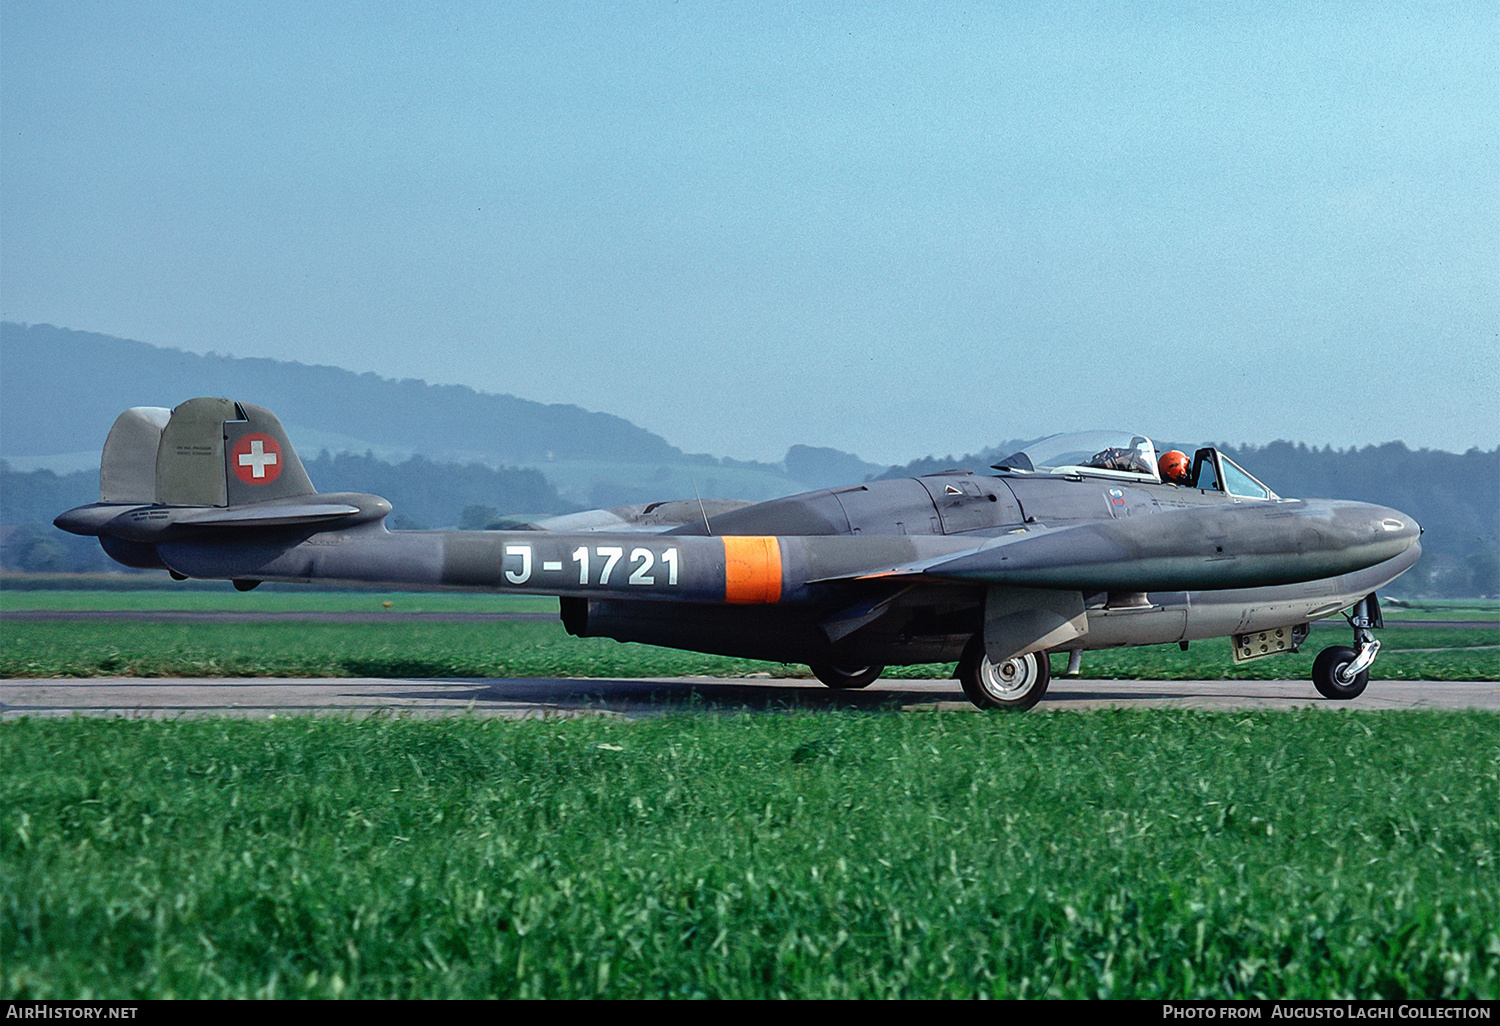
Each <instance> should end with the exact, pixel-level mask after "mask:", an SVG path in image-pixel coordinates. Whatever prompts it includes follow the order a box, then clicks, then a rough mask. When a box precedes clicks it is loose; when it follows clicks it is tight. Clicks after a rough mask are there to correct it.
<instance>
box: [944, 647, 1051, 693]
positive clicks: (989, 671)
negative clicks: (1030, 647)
mask: <svg viewBox="0 0 1500 1026" xmlns="http://www.w3.org/2000/svg"><path fill="white" fill-rule="evenodd" d="M1051 678H1052V667H1051V664H1050V663H1049V662H1048V659H1047V653H1045V652H1032V653H1030V654H1028V655H1023V656H1017V657H1016V658H1014V659H1007V660H1006V661H1005V662H1003V663H1001V664H1000V665H999V666H996V665H995V664H994V663H992V662H991V661H990V657H989V655H988V654H987V653H986V652H985V650H984V639H983V638H982V637H978V636H976V637H975V638H974V640H973V641H971V642H969V647H968V648H966V649H964V655H963V658H962V659H960V660H959V661H958V682H959V683H960V684H962V685H963V688H964V694H965V695H966V696H968V699H969V701H971V702H973V703H974V704H975V705H977V706H979V708H981V709H1011V710H1014V711H1016V712H1021V711H1024V710H1026V709H1030V708H1031V707H1032V706H1034V705H1036V704H1037V703H1038V702H1040V701H1041V700H1042V696H1043V695H1045V694H1046V693H1047V683H1048V682H1049V681H1050V680H1051Z"/></svg>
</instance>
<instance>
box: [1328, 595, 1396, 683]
mask: <svg viewBox="0 0 1500 1026" xmlns="http://www.w3.org/2000/svg"><path fill="white" fill-rule="evenodd" d="M1345 619H1346V620H1348V621H1349V626H1350V627H1352V628H1354V646H1355V647H1354V648H1349V647H1348V646H1347V645H1334V646H1332V647H1331V648H1325V649H1324V650H1323V651H1322V652H1319V653H1318V658H1317V659H1315V660H1313V670H1312V682H1313V687H1315V688H1317V689H1318V694H1320V695H1322V696H1323V697H1324V698H1331V699H1334V700H1336V701H1338V700H1348V699H1350V698H1358V697H1359V696H1360V695H1361V694H1362V693H1363V692H1364V690H1365V685H1367V684H1369V683H1370V666H1371V664H1372V663H1374V662H1375V656H1376V655H1377V654H1378V653H1379V652H1380V642H1378V641H1376V640H1375V635H1374V634H1373V633H1371V632H1372V631H1373V630H1375V629H1378V628H1380V627H1384V626H1385V623H1384V621H1383V619H1382V618H1381V616H1380V603H1379V602H1377V601H1376V599H1375V596H1374V594H1370V595H1366V596H1365V597H1364V598H1362V599H1360V600H1359V601H1358V602H1357V603H1355V605H1354V609H1353V610H1352V611H1351V612H1350V613H1349V614H1348V615H1347V616H1345Z"/></svg>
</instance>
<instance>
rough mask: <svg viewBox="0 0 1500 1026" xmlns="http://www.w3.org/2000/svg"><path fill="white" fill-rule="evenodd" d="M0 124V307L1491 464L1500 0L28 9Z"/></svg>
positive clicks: (164, 341) (929, 443)
mask: <svg viewBox="0 0 1500 1026" xmlns="http://www.w3.org/2000/svg"><path fill="white" fill-rule="evenodd" d="M0 129H3V132H0V315H3V317H4V318H5V319H8V320H15V321H26V322H46V323H52V324H57V325H61V326H65V327H71V328H78V329H82V330H88V331H98V332H104V333H106V334H113V335H120V336H124V337H128V338H134V339H139V340H141V341H145V342H151V343H153V344H156V345H164V346H173V347H178V348H182V349H188V350H193V351H198V352H206V351H209V350H216V351H218V352H227V353H232V354H234V355H237V356H269V357H275V358H278V359H287V360H300V361H303V362H306V363H328V364H335V365H338V366H343V367H348V368H351V369H354V370H360V371H364V370H370V371H375V372H376V373H378V374H381V375H384V376H388V377H396V378H405V377H415V378H423V379H426V380H429V381H434V382H458V383H463V384H468V385H472V386H474V387H476V388H479V389H483V390H486V391H493V392H509V393H513V394H515V395H519V396H523V397H526V398H530V399H537V400H541V401H545V402H569V403H576V404H578V405H581V406H584V407H587V408H590V409H596V410H603V411H607V412H611V413H618V414H621V415H623V416H626V417H628V418H630V419H631V420H633V421H635V422H637V423H639V424H641V425H642V426H644V427H647V428H650V429H652V430H654V431H657V432H659V433H661V434H663V435H664V436H666V438H667V439H668V440H670V441H671V442H673V443H674V444H676V445H679V446H682V447H683V448H685V449H688V450H690V451H709V452H713V453H716V454H719V455H729V456H736V457H741V458H751V457H753V458H765V459H779V458H780V456H781V454H782V453H783V452H784V451H785V449H786V447H787V445H789V444H791V443H794V442H802V443H807V444H815V445H831V446H836V447H838V448H841V449H845V450H849V451H852V452H855V453H858V454H859V455H861V456H863V457H865V458H867V459H870V460H874V461H880V462H896V461H905V460H907V459H909V458H912V457H915V456H918V455H924V454H928V453H938V454H942V453H958V452H963V451H967V450H973V449H977V448H979V447H981V446H984V445H987V444H991V443H994V442H998V441H1000V440H1002V439H1006V438H1014V437H1030V436H1035V435H1040V434H1046V433H1050V432H1052V431H1061V430H1071V429H1075V428H1084V427H1095V426H1109V427H1123V428H1130V429H1134V430H1137V431H1145V432H1147V433H1151V434H1155V435H1160V436H1166V437H1171V438H1175V439H1181V440H1194V441H1196V440H1202V441H1215V440H1222V441H1229V442H1242V441H1248V442H1265V441H1270V440H1272V439H1275V438H1292V439H1301V440H1305V441H1308V442H1311V443H1314V444H1325V443H1331V444H1334V445H1336V446H1347V445H1355V444H1361V445H1362V444H1365V443H1368V442H1384V441H1388V440H1392V439H1401V440H1404V441H1405V442H1407V443H1408V444H1410V445H1412V446H1430V447H1436V448H1446V449H1454V450H1462V449H1465V448H1468V447H1470V446H1474V445H1478V446H1482V447H1484V448H1491V447H1493V446H1495V445H1497V444H1500V291H1497V289H1500V6H1497V5H1495V4H1494V3H1493V2H1492V0H1490V2H1481V3H1473V4H1464V3H1443V4H1431V5H1428V4H1402V3H1390V4H1387V3H1379V4H1375V3H1370V4H1363V3H1358V4H1356V3H1350V4H1342V3H1318V4H1308V3H1305V2H1296V3H1290V4H1274V3H1264V2H1257V3H1253V4H1244V5H1234V4H1224V3H1204V4H1181V5H1172V4H1162V3H1143V4H1138V5H1132V4H1127V3H1089V4H1082V3H1078V4H1075V3H1059V4H1046V3H1044V4H1037V3H1017V4H989V3H985V4H978V5H974V6H973V7H964V6H950V5H946V4H941V3H932V2H924V3H921V4H914V5H893V4H826V3H817V4H811V5H801V4H776V3H766V4H725V3H714V4H708V3H676V4H658V3H648V2H631V3H624V4H605V3H584V4H561V3H534V4H533V3H500V2H484V3H434V2H424V3H420V4H384V3H369V2H359V3H334V2H327V0H319V2H316V3H305V2H295V3H284V2H265V3H252V2H235V3H208V2H195V3H165V4H164V3H149V2H141V0H131V2H129V3H70V2H64V0H44V2H33V0H4V2H3V5H0ZM81 371H82V372H86V369H81ZM0 373H3V368H0ZM185 398H188V397H186V396H169V395H159V396H158V395H152V396H141V397H140V401H141V402H142V403H143V404H165V405H171V404H173V403H176V402H178V401H180V400H182V399H185ZM239 398H245V399H250V400H253V399H254V397H253V396H241V397H239ZM280 412H281V413H282V414H283V416H285V417H287V418H288V419H290V420H294V421H295V420H296V415H295V412H294V411H280ZM371 415H372V416H378V415H379V411H373V410H372V411H371Z"/></svg>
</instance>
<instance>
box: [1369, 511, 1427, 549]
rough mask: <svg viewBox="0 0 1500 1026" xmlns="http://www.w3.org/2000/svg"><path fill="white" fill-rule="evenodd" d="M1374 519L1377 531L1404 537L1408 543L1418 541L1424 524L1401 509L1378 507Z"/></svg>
mask: <svg viewBox="0 0 1500 1026" xmlns="http://www.w3.org/2000/svg"><path fill="white" fill-rule="evenodd" d="M1373 519H1374V521H1375V528H1376V530H1377V531H1379V532H1381V533H1383V534H1386V535H1388V536H1390V537H1392V538H1398V539H1404V540H1405V541H1406V543H1407V544H1408V545H1410V544H1411V543H1412V542H1414V541H1416V540H1417V538H1418V537H1419V536H1420V535H1421V533H1422V525H1421V524H1419V523H1417V518H1416V517H1413V516H1409V515H1408V514H1406V513H1402V512H1401V511H1400V510H1399V509H1387V508H1386V507H1384V506H1380V507H1376V514H1375V517H1374V518H1373Z"/></svg>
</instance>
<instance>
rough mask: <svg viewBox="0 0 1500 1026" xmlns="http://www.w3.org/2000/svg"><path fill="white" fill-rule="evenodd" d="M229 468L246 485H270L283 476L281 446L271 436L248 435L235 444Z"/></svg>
mask: <svg viewBox="0 0 1500 1026" xmlns="http://www.w3.org/2000/svg"><path fill="white" fill-rule="evenodd" d="M229 467H230V469H231V470H233V471H234V475H235V476H236V477H238V478H239V479H240V480H241V481H243V482H245V483H246V484H254V485H263V484H270V483H271V482H272V481H274V480H276V478H277V477H279V476H280V475H281V446H279V445H277V444H276V439H274V438H272V437H271V436H270V435H264V434H254V435H246V436H245V437H243V438H241V439H240V440H239V441H238V442H235V443H234V450H233V451H232V452H231V453H230V456H229Z"/></svg>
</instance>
